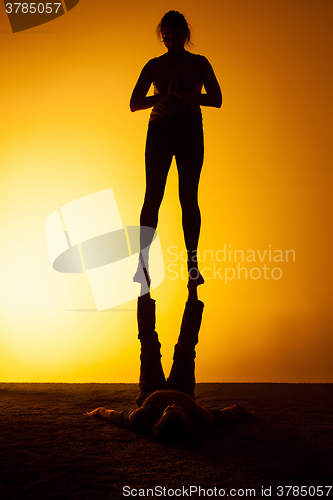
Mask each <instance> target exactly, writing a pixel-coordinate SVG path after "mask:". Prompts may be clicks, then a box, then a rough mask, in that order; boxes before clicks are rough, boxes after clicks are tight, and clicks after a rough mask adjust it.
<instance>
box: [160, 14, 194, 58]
mask: <svg viewBox="0 0 333 500" xmlns="http://www.w3.org/2000/svg"><path fill="white" fill-rule="evenodd" d="M157 35H158V37H159V38H160V39H162V41H163V43H164V44H165V46H166V47H167V49H168V50H172V49H173V48H176V49H177V48H184V46H185V45H190V43H191V29H190V26H189V25H188V23H187V21H186V19H185V17H184V16H183V14H181V13H180V12H178V11H176V10H170V11H169V12H167V13H166V14H164V16H163V17H162V20H161V22H160V24H159V25H158V26H157Z"/></svg>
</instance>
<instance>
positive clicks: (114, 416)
mask: <svg viewBox="0 0 333 500" xmlns="http://www.w3.org/2000/svg"><path fill="white" fill-rule="evenodd" d="M131 413H133V410H122V411H116V410H107V409H106V408H104V407H103V406H101V407H99V408H96V409H95V410H93V411H88V412H87V413H84V415H86V416H87V417H99V418H102V419H103V420H107V421H108V422H112V423H113V424H117V425H122V426H123V427H129V423H128V422H129V416H130V415H131Z"/></svg>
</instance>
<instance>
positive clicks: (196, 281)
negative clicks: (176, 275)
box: [187, 268, 205, 289]
mask: <svg viewBox="0 0 333 500" xmlns="http://www.w3.org/2000/svg"><path fill="white" fill-rule="evenodd" d="M204 282H205V280H204V279H203V276H202V274H200V272H199V269H196V268H193V269H191V270H190V271H189V273H188V283H187V288H188V289H191V288H196V287H197V286H199V285H203V284H204Z"/></svg>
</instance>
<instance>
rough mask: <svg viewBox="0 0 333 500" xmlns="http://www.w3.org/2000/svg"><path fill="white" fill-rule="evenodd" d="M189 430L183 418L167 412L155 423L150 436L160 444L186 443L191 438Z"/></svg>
mask: <svg viewBox="0 0 333 500" xmlns="http://www.w3.org/2000/svg"><path fill="white" fill-rule="evenodd" d="M191 434H192V433H191V428H190V425H189V423H188V422H187V420H186V418H185V416H184V417H182V416H181V415H180V414H179V413H174V412H169V413H167V414H165V415H162V417H161V418H160V419H159V420H158V421H157V422H156V424H155V425H154V427H153V430H152V436H153V438H154V439H156V441H159V442H160V443H179V442H186V441H188V440H189V439H190V437H191Z"/></svg>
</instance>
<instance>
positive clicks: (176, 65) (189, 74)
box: [149, 51, 203, 121]
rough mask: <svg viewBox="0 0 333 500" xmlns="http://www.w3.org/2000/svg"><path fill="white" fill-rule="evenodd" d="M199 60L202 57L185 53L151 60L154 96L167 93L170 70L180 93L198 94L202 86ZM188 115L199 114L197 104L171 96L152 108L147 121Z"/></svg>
mask: <svg viewBox="0 0 333 500" xmlns="http://www.w3.org/2000/svg"><path fill="white" fill-rule="evenodd" d="M201 59H202V56H200V55H197V54H192V53H191V52H187V51H185V52H184V54H183V55H181V56H178V57H172V56H170V55H169V54H168V53H166V54H163V55H162V56H160V57H156V58H155V59H151V64H152V66H153V71H154V76H153V85H154V95H156V94H161V93H164V92H166V91H167V89H168V85H169V82H170V78H171V71H172V69H173V70H174V72H175V73H176V74H177V78H178V81H179V86H180V88H181V90H182V91H184V92H189V93H192V94H200V93H201V89H202V85H203V82H202V76H201V72H200V63H201ZM188 113H200V106H199V104H195V103H192V102H190V101H187V100H185V99H180V98H179V97H176V96H171V97H170V98H169V99H168V100H167V101H164V102H163V103H160V104H158V105H156V106H154V108H153V110H152V112H151V114H150V119H149V121H152V120H154V119H155V118H159V117H163V116H170V115H183V114H188Z"/></svg>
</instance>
